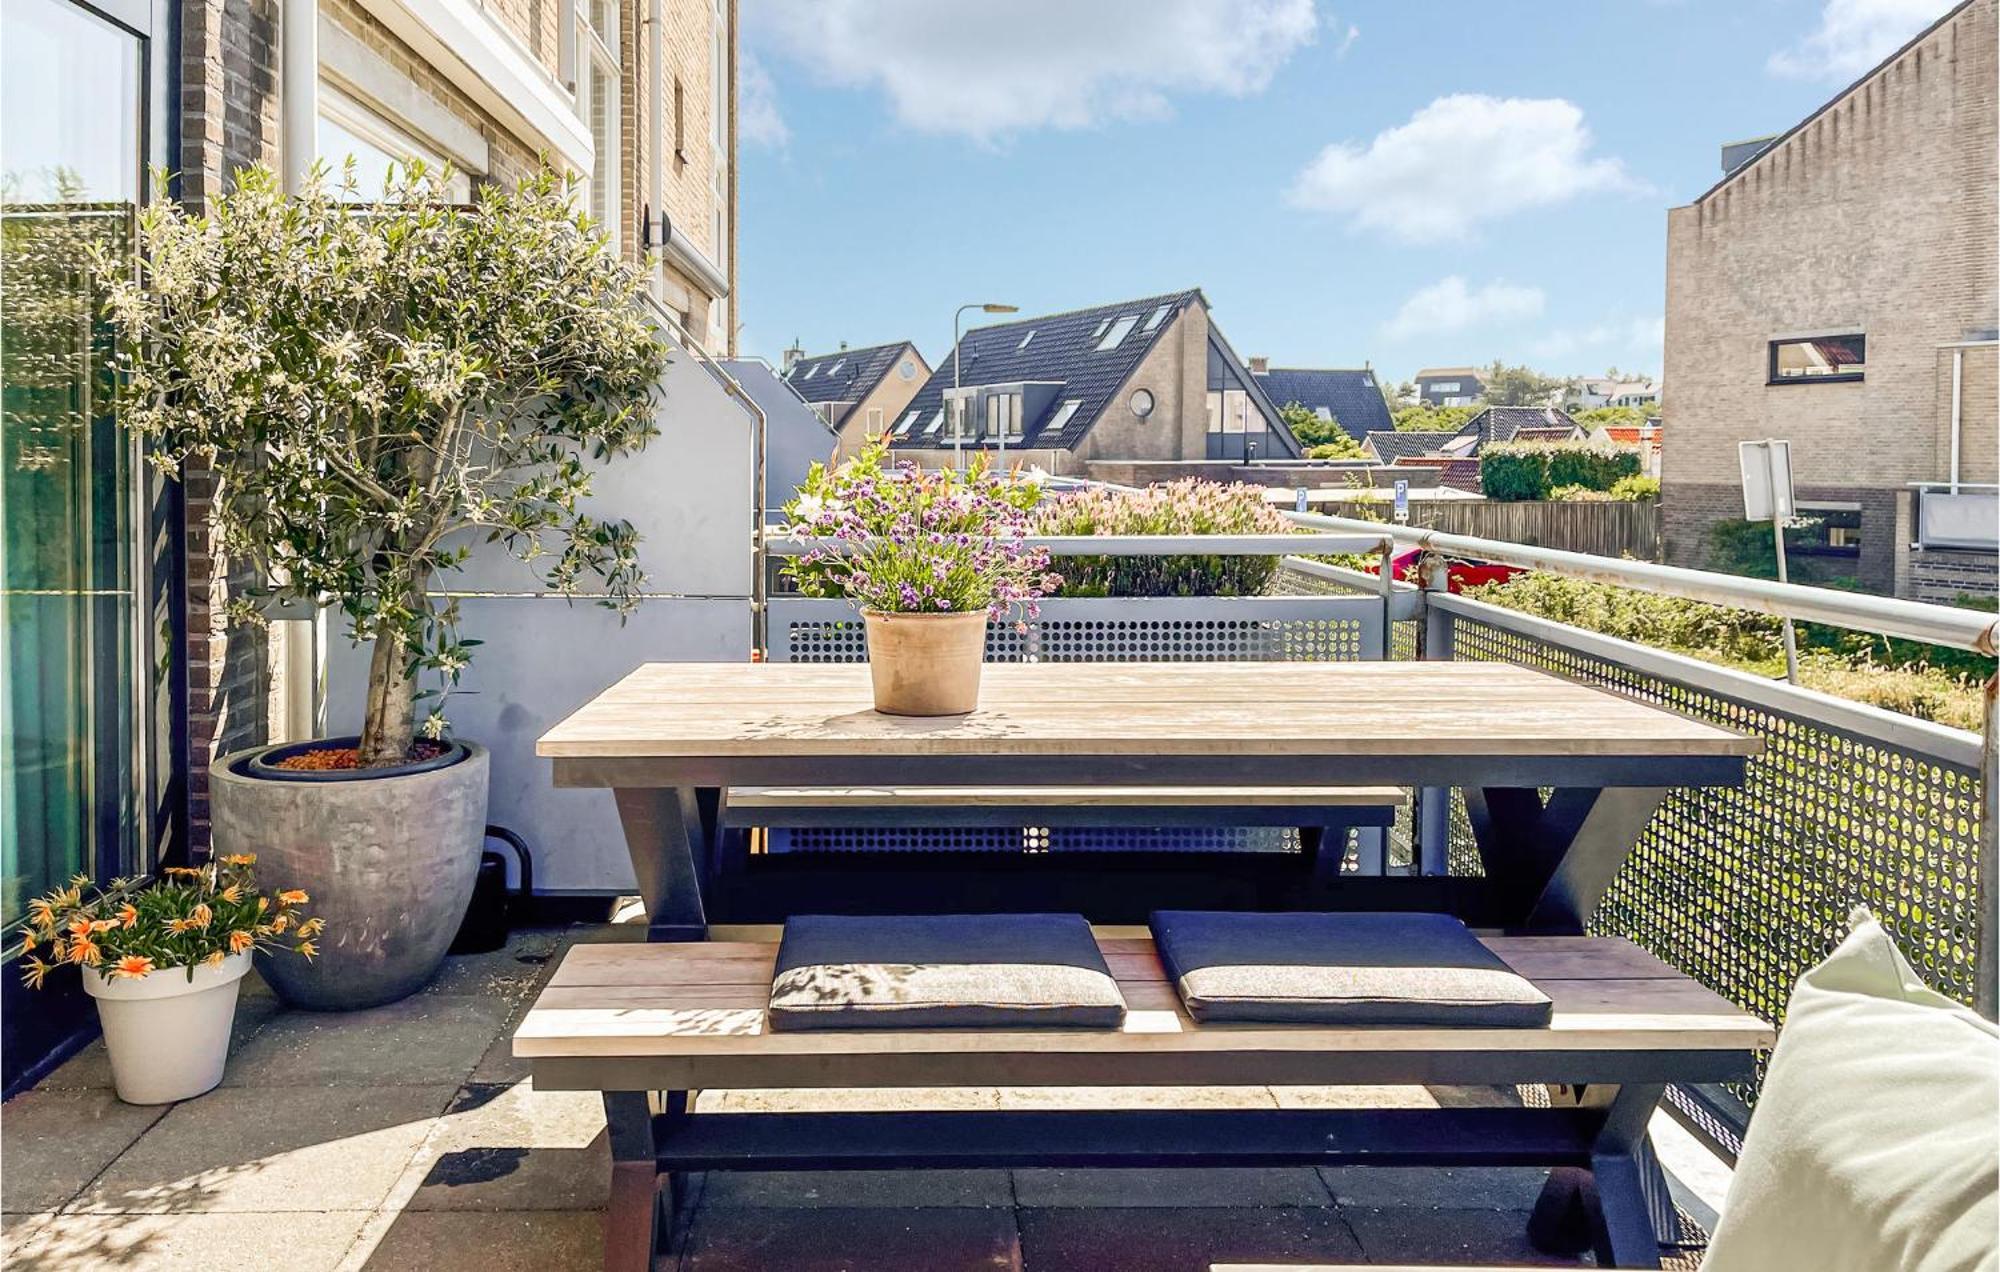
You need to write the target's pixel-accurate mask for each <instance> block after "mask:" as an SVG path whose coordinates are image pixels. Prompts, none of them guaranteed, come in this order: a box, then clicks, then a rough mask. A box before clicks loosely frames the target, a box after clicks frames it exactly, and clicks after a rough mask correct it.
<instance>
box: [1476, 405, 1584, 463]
mask: <svg viewBox="0 0 2000 1272" xmlns="http://www.w3.org/2000/svg"><path fill="white" fill-rule="evenodd" d="M1458 436H1460V437H1468V436H1469V437H1471V438H1473V439H1474V441H1473V450H1472V453H1473V454H1475V455H1476V454H1478V453H1479V452H1480V451H1482V450H1484V449H1485V448H1486V447H1488V446H1494V445H1499V444H1503V443H1506V442H1575V441H1581V440H1582V439H1583V436H1584V430H1583V426H1582V425H1581V424H1578V423H1577V422H1576V421H1575V420H1574V419H1572V418H1571V417H1570V415H1569V413H1568V412H1567V411H1564V410H1561V409H1559V408H1557V407H1553V406H1489V407H1487V408H1486V409H1485V410H1483V411H1481V412H1480V413H1479V414H1477V415H1475V416H1473V417H1472V418H1471V419H1469V420H1467V421H1466V422H1465V423H1464V424H1463V425H1461V426H1460V428H1459V430H1458Z"/></svg>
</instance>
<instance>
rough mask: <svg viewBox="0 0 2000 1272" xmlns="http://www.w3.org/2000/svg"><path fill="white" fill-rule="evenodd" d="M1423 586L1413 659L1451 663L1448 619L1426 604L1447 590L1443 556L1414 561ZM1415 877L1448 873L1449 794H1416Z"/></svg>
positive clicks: (1430, 789)
mask: <svg viewBox="0 0 2000 1272" xmlns="http://www.w3.org/2000/svg"><path fill="white" fill-rule="evenodd" d="M1417 573H1418V576H1419V578H1420V579H1421V580H1422V582H1423V589H1424V590H1423V598H1424V622H1423V627H1422V629H1421V640H1420V643H1419V645H1418V648H1417V656H1418V657H1419V658H1422V659H1424V660H1425V661H1426V662H1450V661H1451V660H1452V616H1451V615H1450V614H1448V613H1446V612H1445V611H1443V610H1441V609H1439V608H1438V607H1437V606H1435V605H1432V604H1431V603H1430V600H1431V597H1432V596H1433V595H1434V594H1436V593H1440V592H1449V591H1450V590H1451V574H1450V571H1449V568H1448V567H1447V566H1446V564H1445V559H1444V557H1443V556H1441V555H1439V554H1438V553H1435V552H1430V551H1426V552H1425V553H1424V554H1423V555H1422V556H1420V557H1418V558H1417ZM1416 830H1417V873H1418V874H1424V875H1443V874H1450V873H1451V790H1450V789H1449V788H1448V787H1443V786H1426V787H1424V788H1423V789H1421V790H1419V791H1418V792H1417V827H1416Z"/></svg>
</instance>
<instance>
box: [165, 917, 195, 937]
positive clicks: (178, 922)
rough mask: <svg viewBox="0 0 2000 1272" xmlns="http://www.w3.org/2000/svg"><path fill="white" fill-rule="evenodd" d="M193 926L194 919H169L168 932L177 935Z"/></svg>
mask: <svg viewBox="0 0 2000 1272" xmlns="http://www.w3.org/2000/svg"><path fill="white" fill-rule="evenodd" d="M193 926H194V920H193V919H168V920H167V931H168V932H170V933H172V934H173V935H175V936H179V935H180V934H181V933H183V932H185V931H187V930H188V929H189V928H191V927H193Z"/></svg>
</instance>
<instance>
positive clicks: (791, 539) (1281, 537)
mask: <svg viewBox="0 0 2000 1272" xmlns="http://www.w3.org/2000/svg"><path fill="white" fill-rule="evenodd" d="M1020 543H1021V544H1022V545H1023V546H1025V547H1040V548H1047V549H1048V550H1049V555H1051V556H1135V557H1137V556H1288V555H1293V554H1296V553H1299V552H1322V553H1354V554H1365V555H1379V554H1381V553H1382V552H1384V551H1386V550H1387V549H1388V547H1389V540H1388V539H1387V538H1386V537H1384V536H1383V535H1382V534H1381V533H1380V531H1379V530H1378V531H1377V532H1375V533H1373V534H1367V535H1357V534H1103V535H1090V534H1071V535H1030V536H1028V537H1027V538H1025V539H1022V540H1020ZM847 546H848V545H847V544H846V542H845V541H844V540H840V539H816V538H810V537H807V536H803V535H791V534H770V533H768V532H767V533H766V534H765V536H764V550H765V551H766V552H767V553H769V554H770V555H772V556H803V555H805V554H806V553H808V552H811V551H812V550H814V549H815V548H821V547H826V548H834V549H837V550H840V549H845V548H846V547H847ZM1369 577H1371V578H1373V576H1369Z"/></svg>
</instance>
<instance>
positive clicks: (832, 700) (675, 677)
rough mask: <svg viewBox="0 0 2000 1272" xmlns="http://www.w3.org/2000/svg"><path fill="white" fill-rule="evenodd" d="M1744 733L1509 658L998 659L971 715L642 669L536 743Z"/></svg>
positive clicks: (1383, 743) (547, 746) (1494, 751)
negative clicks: (880, 707)
mask: <svg viewBox="0 0 2000 1272" xmlns="http://www.w3.org/2000/svg"><path fill="white" fill-rule="evenodd" d="M1761 747H1762V743H1761V742H1760V741H1759V740H1758V739H1756V738H1753V737H1748V736H1745V735H1743V734H1739V733H1734V732H1731V731H1729V730H1727V729H1720V728H1716V727H1715V726H1713V725H1709V724H1705V723H1703V722H1701V721H1699V720H1694V719H1690V718H1688V717H1686V716H1681V715H1676V714H1674V713H1673V712H1670V711H1665V710H1661V709H1659V708H1657V707H1653V706H1649V705H1647V704H1645V703H1642V702H1637V701H1634V700H1633V699H1630V698H1625V697H1620V696H1618V695H1616V694H1612V693H1609V692H1606V691H1604V690H1600V689H1595V688H1591V687H1589V686H1586V685H1580V684H1575V683H1573V682H1571V681H1567V680H1563V679H1560V678H1558V677H1556V676H1552V675H1549V674H1547V673H1545V672H1540V671H1535V670H1532V669H1529V668H1525V667H1516V666H1512V665H1509V664H1504V663H1461V662H1341V663H1027V664H1024V663H993V664H989V665H988V666H987V667H986V668H985V672H984V680H983V683H982V687H981V691H980V703H979V709H978V710H976V711H974V712H972V713H971V714H970V715H964V716H947V717H936V718H928V719H926V718H912V717H904V716H887V715H882V714H879V713H878V712H876V711H875V710H874V709H873V707H872V698H871V693H870V687H869V678H868V668H867V666H866V665H865V664H858V663H855V664H798V663H647V664H645V665H644V666H641V667H640V668H639V669H638V670H636V671H634V672H633V673H632V674H631V675H629V676H627V677H625V678H624V679H623V680H621V681H619V682H618V683H617V684H615V685H613V686H612V687H611V688H609V689H607V690H605V691H604V692H603V693H602V694H599V695H598V696H597V697H596V698H595V699H594V700H592V701H591V702H589V703H587V704H585V705H584V706H583V707H582V708H580V709H579V710H577V711H576V712H575V713H573V714H572V715H571V716H570V717H569V718H568V719H566V720H564V721H562V722H561V723H560V724H557V725H556V726H555V727H554V728H552V729H550V730H549V731H548V732H547V733H545V734H543V735H542V737H541V740H540V741H539V742H538V743H537V744H536V748H535V749H536V754H538V755H541V756H544V757H548V758H553V759H558V760H560V759H588V758H611V757H673V756H758V757H811V756H848V757H853V756H898V755H900V756H957V755H988V756H990V755H1015V756H1064V755H1153V756H1166V755H1176V756H1203V755H1271V756H1370V755H1380V754H1384V753H1393V754H1397V755H1405V756H1408V755H1438V756H1457V755H1470V756H1516V755H1534V756H1551V755H1556V756H1565V755H1574V756H1643V757H1662V756H1666V757H1677V756H1685V757H1715V756H1747V755H1754V754H1756V753H1757V752H1758V751H1759V750H1760V749H1761Z"/></svg>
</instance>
